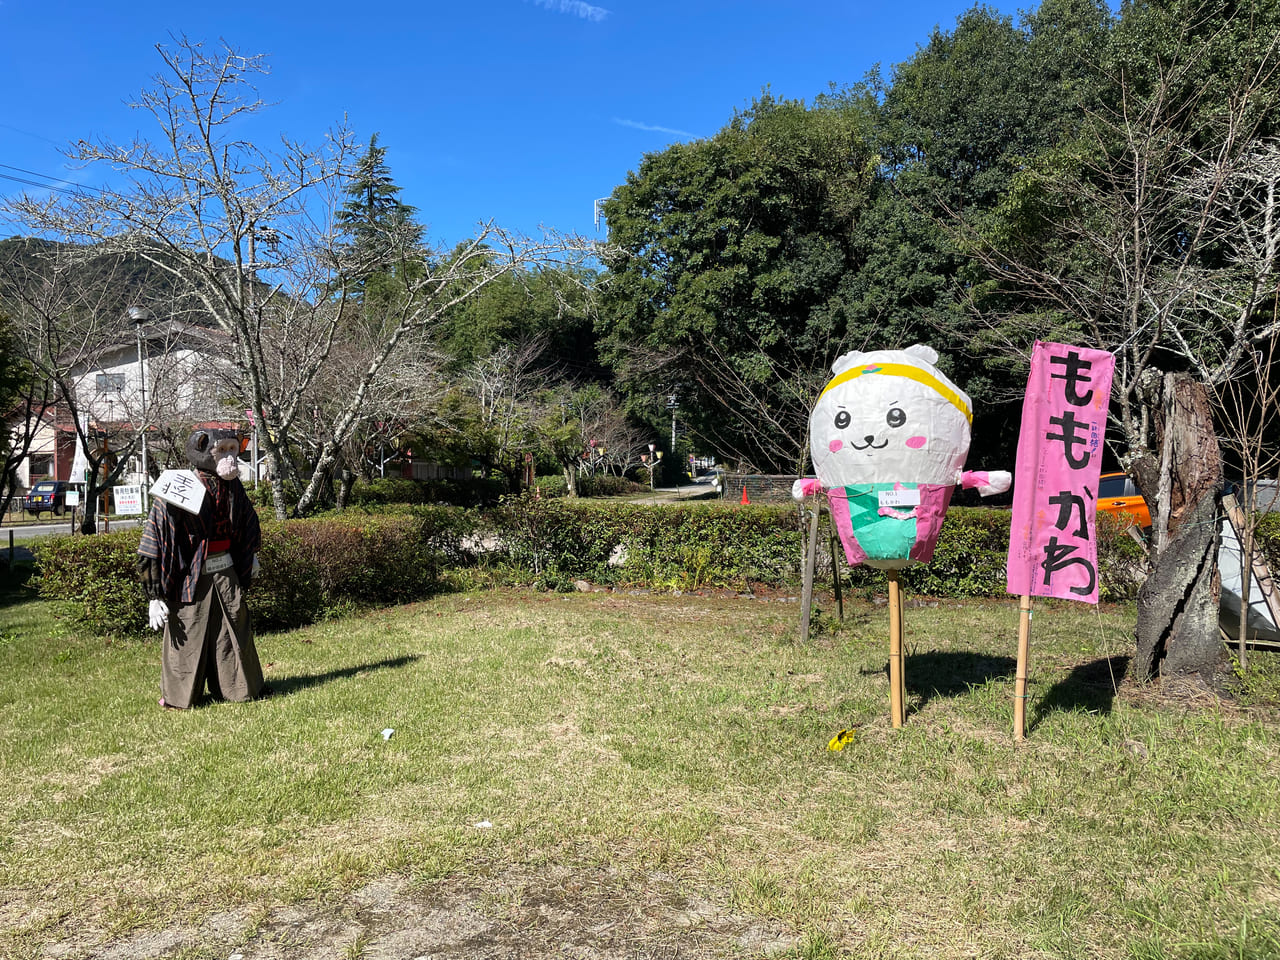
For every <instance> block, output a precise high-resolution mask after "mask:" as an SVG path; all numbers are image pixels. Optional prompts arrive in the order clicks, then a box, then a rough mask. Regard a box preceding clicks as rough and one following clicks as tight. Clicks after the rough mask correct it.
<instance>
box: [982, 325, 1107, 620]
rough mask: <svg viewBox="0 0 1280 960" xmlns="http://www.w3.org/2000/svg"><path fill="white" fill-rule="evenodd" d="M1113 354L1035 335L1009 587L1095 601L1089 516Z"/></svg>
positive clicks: (1091, 517) (1093, 546)
mask: <svg viewBox="0 0 1280 960" xmlns="http://www.w3.org/2000/svg"><path fill="white" fill-rule="evenodd" d="M1114 370H1115V357H1113V356H1112V355H1111V354H1110V353H1107V352H1106V351H1105V350H1089V349H1087V348H1084V347H1069V346H1066V345H1064V344H1061V343H1040V342H1038V341H1037V343H1036V345H1035V349H1034V350H1033V351H1032V353H1031V376H1030V377H1029V378H1028V380H1027V397H1026V402H1025V404H1024V405H1023V407H1022V430H1021V432H1020V433H1019V434H1018V463H1017V467H1016V469H1015V470H1014V475H1013V524H1012V527H1011V529H1010V531H1009V561H1008V567H1007V570H1008V576H1009V592H1010V593H1012V594H1016V595H1018V596H1033V597H1062V598H1064V599H1067V600H1082V601H1084V602H1086V603H1097V602H1098V548H1097V538H1096V532H1095V531H1096V525H1095V517H1096V511H1097V506H1098V475H1099V474H1100V473H1101V471H1102V439H1103V437H1104V436H1105V434H1106V431H1107V405H1108V403H1109V402H1110V399H1111V375H1112V373H1113V372H1114Z"/></svg>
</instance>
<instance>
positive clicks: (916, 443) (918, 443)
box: [907, 437, 929, 450]
mask: <svg viewBox="0 0 1280 960" xmlns="http://www.w3.org/2000/svg"><path fill="white" fill-rule="evenodd" d="M928 442H929V441H928V440H926V439H925V438H924V437H908V438H907V446H908V447H910V448H911V449H912V450H919V449H920V448H921V447H923V446H924V445H925V444H926V443H928Z"/></svg>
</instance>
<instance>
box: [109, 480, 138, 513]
mask: <svg viewBox="0 0 1280 960" xmlns="http://www.w3.org/2000/svg"><path fill="white" fill-rule="evenodd" d="M111 498H112V499H113V500H114V501H115V505H116V516H119V517H136V516H137V515H138V514H140V513H142V486H141V485H140V484H133V485H130V486H119V487H112V488H111Z"/></svg>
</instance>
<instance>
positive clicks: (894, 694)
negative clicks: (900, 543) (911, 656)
mask: <svg viewBox="0 0 1280 960" xmlns="http://www.w3.org/2000/svg"><path fill="white" fill-rule="evenodd" d="M888 573H889V719H890V720H891V721H892V722H893V725H894V726H895V727H900V726H902V723H903V720H904V719H906V689H907V685H906V680H905V678H904V676H903V671H902V591H901V590H900V589H899V587H898V571H897V570H890V571H888Z"/></svg>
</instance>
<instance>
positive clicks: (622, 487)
mask: <svg viewBox="0 0 1280 960" xmlns="http://www.w3.org/2000/svg"><path fill="white" fill-rule="evenodd" d="M648 492H649V487H648V486H647V485H642V484H639V483H636V482H635V481H634V480H628V479H627V478H626V477H614V476H609V475H607V474H606V475H603V476H598V477H583V478H581V479H580V480H579V481H578V496H580V497H625V496H630V495H631V494H633V493H648Z"/></svg>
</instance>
